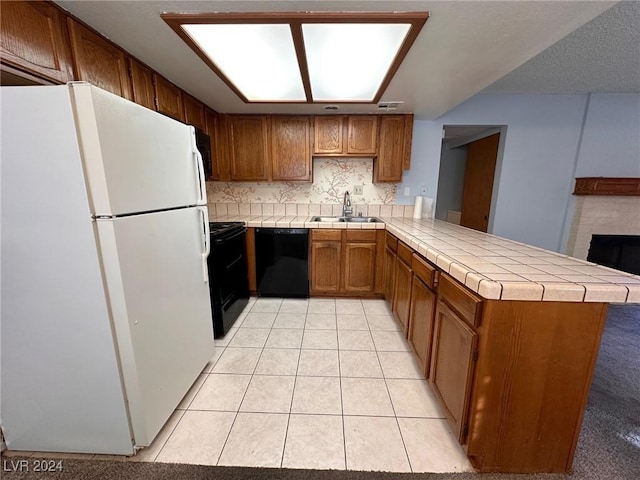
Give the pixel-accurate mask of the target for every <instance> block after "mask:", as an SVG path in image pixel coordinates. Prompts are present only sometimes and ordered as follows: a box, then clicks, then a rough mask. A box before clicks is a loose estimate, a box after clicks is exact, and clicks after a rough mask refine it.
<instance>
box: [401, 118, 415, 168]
mask: <svg viewBox="0 0 640 480" xmlns="http://www.w3.org/2000/svg"><path fill="white" fill-rule="evenodd" d="M412 142H413V115H404V148H403V151H402V169H403V170H409V168H411V144H412Z"/></svg>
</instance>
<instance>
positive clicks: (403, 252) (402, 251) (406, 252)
mask: <svg viewBox="0 0 640 480" xmlns="http://www.w3.org/2000/svg"><path fill="white" fill-rule="evenodd" d="M398 257H399V258H400V259H402V261H403V262H404V263H406V264H407V265H409V266H410V265H411V257H413V250H412V249H411V247H409V246H408V245H407V244H406V243H403V242H400V241H399V242H398Z"/></svg>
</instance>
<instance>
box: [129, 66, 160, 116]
mask: <svg viewBox="0 0 640 480" xmlns="http://www.w3.org/2000/svg"><path fill="white" fill-rule="evenodd" d="M129 74H130V75H131V86H132V88H133V101H134V102H136V103H137V104H138V105H142V106H143V107H147V108H149V109H151V110H155V109H156V93H155V89H154V88H153V72H152V71H151V70H150V69H148V68H147V67H145V66H144V65H142V64H141V63H140V62H136V61H135V60H134V59H133V58H129Z"/></svg>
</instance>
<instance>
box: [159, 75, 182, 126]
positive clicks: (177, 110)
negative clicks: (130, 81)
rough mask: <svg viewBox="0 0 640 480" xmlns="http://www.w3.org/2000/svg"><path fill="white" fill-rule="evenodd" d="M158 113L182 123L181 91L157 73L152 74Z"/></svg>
mask: <svg viewBox="0 0 640 480" xmlns="http://www.w3.org/2000/svg"><path fill="white" fill-rule="evenodd" d="M153 84H154V85H155V89H156V102H157V106H158V112H160V113H164V114H165V115H168V116H169V117H172V118H175V119H176V120H180V121H181V122H184V106H183V104H182V90H180V89H179V88H178V87H176V86H175V85H174V84H173V83H171V82H169V81H168V80H167V79H166V78H164V77H163V76H161V75H158V74H157V73H154V74H153Z"/></svg>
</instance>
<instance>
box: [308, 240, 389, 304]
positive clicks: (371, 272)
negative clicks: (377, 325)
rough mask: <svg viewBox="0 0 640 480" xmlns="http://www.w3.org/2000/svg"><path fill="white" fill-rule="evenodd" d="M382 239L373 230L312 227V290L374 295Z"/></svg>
mask: <svg viewBox="0 0 640 480" xmlns="http://www.w3.org/2000/svg"><path fill="white" fill-rule="evenodd" d="M381 241H382V236H379V235H378V233H377V232H376V230H349V229H346V230H333V229H331V230H325V229H313V230H311V247H310V250H311V255H310V257H311V258H310V266H309V270H310V272H311V274H310V277H311V281H310V292H311V294H312V295H326V294H338V295H352V296H374V295H376V294H377V293H378V291H377V290H378V288H377V283H378V282H377V279H378V275H377V271H376V265H378V263H379V262H378V257H379V256H380V255H379V252H381V243H380V242H381Z"/></svg>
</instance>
